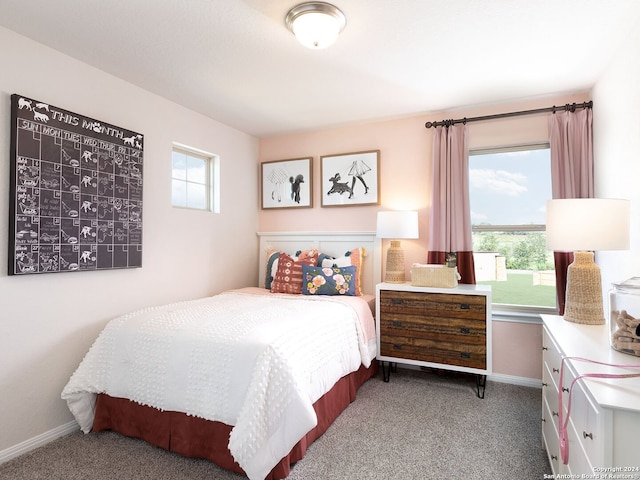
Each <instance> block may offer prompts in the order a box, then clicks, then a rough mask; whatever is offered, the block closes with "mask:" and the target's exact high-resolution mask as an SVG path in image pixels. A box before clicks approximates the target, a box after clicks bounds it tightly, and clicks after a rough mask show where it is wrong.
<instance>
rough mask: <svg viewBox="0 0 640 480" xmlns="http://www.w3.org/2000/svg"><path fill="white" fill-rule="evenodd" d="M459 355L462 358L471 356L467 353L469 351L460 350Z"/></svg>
mask: <svg viewBox="0 0 640 480" xmlns="http://www.w3.org/2000/svg"><path fill="white" fill-rule="evenodd" d="M460 356H461V357H462V358H471V353H469V352H460Z"/></svg>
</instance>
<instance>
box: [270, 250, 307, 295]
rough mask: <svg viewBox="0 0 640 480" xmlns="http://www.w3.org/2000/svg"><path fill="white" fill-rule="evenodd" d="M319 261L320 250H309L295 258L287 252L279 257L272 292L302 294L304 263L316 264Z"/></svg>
mask: <svg viewBox="0 0 640 480" xmlns="http://www.w3.org/2000/svg"><path fill="white" fill-rule="evenodd" d="M317 263H318V252H317V251H315V250H309V251H306V252H303V253H302V254H300V256H299V257H298V259H297V260H294V259H293V258H291V257H290V256H289V255H287V254H286V253H280V256H279V257H278V271H277V272H276V275H275V278H274V279H273V281H272V282H271V292H272V293H297V294H302V265H303V264H304V265H311V266H315V265H316V264H317Z"/></svg>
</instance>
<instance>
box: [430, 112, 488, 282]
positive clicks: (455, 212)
mask: <svg viewBox="0 0 640 480" xmlns="http://www.w3.org/2000/svg"><path fill="white" fill-rule="evenodd" d="M470 210H471V209H470V206H469V152H468V148H467V127H466V125H464V124H457V125H451V126H439V127H436V128H435V133H434V138H433V189H432V200H431V218H430V225H429V253H428V255H427V262H428V263H437V264H443V263H445V258H446V255H447V253H449V252H452V253H456V254H457V265H458V272H459V273H460V276H461V277H462V278H461V280H460V281H461V283H471V284H475V283H476V276H475V268H474V264H473V245H472V239H471V211H470Z"/></svg>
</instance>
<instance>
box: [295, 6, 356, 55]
mask: <svg viewBox="0 0 640 480" xmlns="http://www.w3.org/2000/svg"><path fill="white" fill-rule="evenodd" d="M285 23H286V24H287V27H288V28H289V30H291V31H292V32H293V34H294V35H295V36H296V38H297V39H298V41H299V42H300V43H301V44H302V45H304V46H305V47H307V48H311V49H314V50H318V49H322V48H327V47H329V46H331V45H333V44H334V43H335V41H336V40H337V39H338V35H340V32H341V31H342V30H343V29H344V27H345V25H346V24H347V19H346V17H345V16H344V13H342V11H341V10H340V9H339V8H338V7H336V6H334V5H331V4H330V3H326V2H306V3H301V4H299V5H296V6H295V7H293V8H292V9H291V10H289V12H288V13H287V16H286V18H285Z"/></svg>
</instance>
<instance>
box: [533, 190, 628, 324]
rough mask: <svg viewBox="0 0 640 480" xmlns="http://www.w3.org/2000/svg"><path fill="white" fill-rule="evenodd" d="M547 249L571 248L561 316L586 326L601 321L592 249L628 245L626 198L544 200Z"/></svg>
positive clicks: (599, 284)
mask: <svg viewBox="0 0 640 480" xmlns="http://www.w3.org/2000/svg"><path fill="white" fill-rule="evenodd" d="M546 225H547V248H548V249H550V250H555V251H573V252H574V260H573V263H572V264H571V265H569V268H568V269H567V290H566V292H567V293H566V305H565V311H564V319H565V320H567V321H569V322H574V323H582V324H589V325H602V324H604V323H605V318H604V310H603V306H602V280H601V276H600V267H598V266H597V265H596V264H595V263H594V261H593V258H594V253H593V252H594V251H595V250H625V249H628V248H629V201H628V200H622V199H605V198H571V199H557V200H549V201H548V202H547V223H546Z"/></svg>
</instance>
